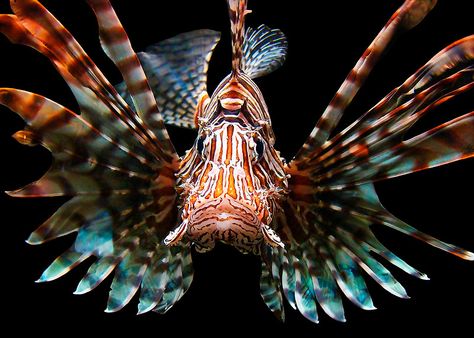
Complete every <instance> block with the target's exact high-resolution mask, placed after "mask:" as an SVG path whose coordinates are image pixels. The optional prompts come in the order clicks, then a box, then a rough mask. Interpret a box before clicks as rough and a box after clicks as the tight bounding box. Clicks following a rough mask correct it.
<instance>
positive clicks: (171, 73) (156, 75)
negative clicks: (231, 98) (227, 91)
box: [116, 29, 220, 128]
mask: <svg viewBox="0 0 474 338" xmlns="http://www.w3.org/2000/svg"><path fill="white" fill-rule="evenodd" d="M219 39H220V33H219V32H216V31H212V30H209V29H200V30H195V31H191V32H187V33H182V34H179V35H177V36H174V37H172V38H169V39H167V40H164V41H161V42H159V43H157V44H154V45H151V46H149V47H148V48H146V50H145V52H141V53H138V57H139V59H140V62H141V64H142V66H143V69H144V70H145V73H146V76H147V78H148V82H149V83H150V86H151V88H152V90H153V93H154V94H155V98H156V101H157V103H158V107H159V108H160V111H161V114H162V115H163V120H164V122H165V123H166V124H171V125H175V126H178V127H183V128H194V127H195V125H194V112H195V111H196V106H197V105H198V101H199V97H200V96H201V95H202V93H204V92H206V90H207V86H206V83H207V69H208V65H209V60H210V58H211V55H212V51H213V50H214V47H215V46H216V44H217V42H218V41H219ZM116 89H117V91H118V92H119V93H120V94H121V95H122V97H124V98H125V100H126V101H127V102H128V101H130V94H129V93H128V91H127V90H126V86H125V83H123V82H122V83H120V84H118V85H117V86H116Z"/></svg>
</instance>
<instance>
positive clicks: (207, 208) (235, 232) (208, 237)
mask: <svg viewBox="0 0 474 338" xmlns="http://www.w3.org/2000/svg"><path fill="white" fill-rule="evenodd" d="M262 225H263V224H262V222H261V221H260V219H259V218H258V216H257V213H256V211H255V210H254V209H252V208H251V207H249V206H247V205H246V204H244V203H241V202H239V201H236V200H234V199H230V198H219V199H215V200H211V201H208V202H205V203H203V204H201V205H200V206H199V207H197V208H196V209H194V210H193V212H192V213H191V214H190V216H189V218H188V226H187V232H186V234H187V236H188V238H189V239H190V240H192V241H193V242H194V243H195V244H196V248H197V250H198V251H201V252H202V251H208V250H211V249H212V248H213V247H214V245H215V242H216V241H222V242H224V243H227V244H231V245H233V246H235V247H236V248H237V249H239V250H241V251H246V252H248V251H255V249H256V247H257V246H258V245H259V244H260V243H261V242H262V239H263V234H262V231H261V229H262Z"/></svg>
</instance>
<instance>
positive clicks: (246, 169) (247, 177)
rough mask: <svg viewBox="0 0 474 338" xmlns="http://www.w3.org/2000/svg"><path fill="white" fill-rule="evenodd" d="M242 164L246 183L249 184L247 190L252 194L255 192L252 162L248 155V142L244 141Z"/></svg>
mask: <svg viewBox="0 0 474 338" xmlns="http://www.w3.org/2000/svg"><path fill="white" fill-rule="evenodd" d="M242 156H243V159H242V162H243V164H244V172H245V181H246V182H247V189H248V190H249V191H250V192H252V191H253V181H252V174H251V172H250V166H249V163H250V160H249V157H248V153H247V141H245V140H242Z"/></svg>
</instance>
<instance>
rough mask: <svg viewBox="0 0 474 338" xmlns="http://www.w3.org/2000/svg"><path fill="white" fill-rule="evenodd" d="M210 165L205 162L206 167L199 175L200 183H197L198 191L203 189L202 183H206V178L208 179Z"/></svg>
mask: <svg viewBox="0 0 474 338" xmlns="http://www.w3.org/2000/svg"><path fill="white" fill-rule="evenodd" d="M211 167H212V166H211V165H210V164H209V163H207V165H206V169H205V170H204V173H203V174H202V177H201V184H200V185H199V191H202V190H203V189H204V184H206V182H207V180H208V179H209V171H211Z"/></svg>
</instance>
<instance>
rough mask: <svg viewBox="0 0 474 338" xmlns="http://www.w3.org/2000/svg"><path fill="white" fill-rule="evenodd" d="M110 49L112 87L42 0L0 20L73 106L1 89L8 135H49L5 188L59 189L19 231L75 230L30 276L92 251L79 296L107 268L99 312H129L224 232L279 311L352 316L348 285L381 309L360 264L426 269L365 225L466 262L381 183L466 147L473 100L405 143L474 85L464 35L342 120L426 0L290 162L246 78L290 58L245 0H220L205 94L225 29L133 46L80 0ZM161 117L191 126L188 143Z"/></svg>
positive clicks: (159, 296)
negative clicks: (35, 173) (381, 192)
mask: <svg viewBox="0 0 474 338" xmlns="http://www.w3.org/2000/svg"><path fill="white" fill-rule="evenodd" d="M87 2H88V4H89V5H90V7H91V8H92V10H93V11H94V13H95V15H96V18H97V21H98V24H99V34H100V41H101V44H102V47H103V49H104V51H105V53H106V55H107V56H108V57H109V58H110V59H111V60H112V62H113V63H114V64H115V65H116V66H117V68H118V69H119V71H120V73H121V75H122V77H123V80H124V81H123V82H122V83H119V84H117V85H115V86H114V85H112V84H111V83H110V82H109V81H108V80H107V78H106V77H105V75H104V74H103V73H102V72H101V71H100V69H99V68H98V67H97V66H96V65H95V64H94V62H93V61H92V60H91V59H90V58H89V56H88V55H87V54H86V53H85V52H84V50H83V49H82V47H81V46H80V45H79V43H78V42H77V41H76V40H75V39H74V37H73V36H72V35H71V34H70V33H69V32H68V31H67V29H66V28H65V27H63V26H62V24H61V23H60V22H59V21H58V20H57V19H56V18H55V17H54V16H53V15H52V14H51V13H49V12H48V11H47V9H46V8H44V7H43V6H42V5H41V4H40V3H39V2H38V1H35V0H15V1H14V0H12V1H11V7H12V9H13V12H14V14H10V15H7V14H1V15H0V31H1V32H2V33H3V34H4V35H5V36H6V37H7V38H8V39H9V40H10V41H12V42H13V43H19V44H24V45H27V46H29V47H32V48H34V49H36V50H38V51H39V52H41V53H42V54H43V55H45V56H46V57H48V58H49V59H50V61H51V62H52V63H53V65H54V66H55V68H56V69H57V71H58V72H59V73H60V75H61V76H62V77H63V78H64V80H65V81H66V83H67V84H68V86H69V87H70V89H71V91H72V93H73V94H74V96H75V98H76V100H77V102H78V105H79V109H80V114H77V113H75V112H73V111H71V110H69V109H68V108H66V107H64V106H62V105H60V104H58V103H56V102H54V101H52V100H50V99H48V98H46V97H43V96H41V95H38V94H34V93H31V92H27V91H22V90H18V89H12V88H0V103H1V104H3V105H5V106H6V107H8V108H10V109H11V110H13V111H15V112H17V113H18V114H19V115H20V116H21V117H22V118H23V119H24V121H25V123H26V127H25V130H22V131H19V132H17V133H16V134H15V135H14V138H15V139H16V140H17V141H19V142H20V143H22V144H25V145H38V144H40V145H42V146H43V147H45V148H47V149H48V150H49V151H51V153H52V155H53V163H52V166H51V168H50V169H49V171H48V172H47V173H46V174H45V175H44V176H43V177H42V178H40V179H39V180H37V181H36V182H33V183H31V184H29V185H27V186H25V187H23V188H21V189H18V190H15V191H10V192H8V194H10V195H11V196H14V197H49V196H68V197H70V200H69V201H68V202H67V203H65V204H64V205H63V206H62V207H60V208H59V209H58V211H57V212H56V213H54V214H53V215H52V216H51V217H50V218H49V219H48V220H47V221H46V222H45V223H44V224H42V225H41V226H40V227H39V228H38V229H37V230H35V231H34V232H33V233H32V234H31V235H30V237H29V238H28V242H29V243H30V244H41V243H44V242H46V241H49V240H52V239H55V238H58V237H62V236H65V235H68V234H71V233H77V235H76V238H75V242H74V244H73V245H72V246H71V248H70V249H68V250H67V251H66V252H65V253H63V254H62V255H60V256H59V257H58V258H56V259H55V260H54V261H53V263H52V264H51V265H50V266H49V267H48V268H47V269H46V270H45V271H44V273H43V274H42V275H41V277H40V279H39V281H50V280H54V279H56V278H59V277H61V276H63V275H64V274H66V273H67V272H69V271H70V270H71V269H73V268H74V267H75V266H77V265H79V264H81V263H82V262H84V261H85V260H86V259H88V258H89V257H96V260H95V261H94V262H93V263H92V264H91V266H90V267H89V270H88V271H87V273H86V275H85V276H84V277H83V278H82V280H81V281H80V282H79V285H78V286H77V289H76V293H77V294H83V293H86V292H89V291H91V290H92V289H94V288H95V287H96V286H97V285H99V284H100V283H101V282H102V281H104V279H105V278H106V277H107V276H108V275H109V274H110V273H111V272H112V271H115V274H114V278H113V281H112V285H111V291H110V294H109V300H108V304H107V309H106V311H107V312H114V311H118V310H120V309H121V308H123V307H124V306H125V305H126V304H127V303H129V301H130V300H131V299H132V298H133V297H134V295H135V294H136V293H138V292H139V299H140V302H139V305H138V313H140V314H143V313H146V312H149V311H154V312H157V313H165V312H166V311H168V310H169V309H170V308H171V307H172V306H173V305H174V304H175V303H176V302H177V301H178V300H179V299H180V298H181V297H182V296H183V295H184V294H185V292H186V291H187V290H188V289H189V287H190V285H191V282H192V278H193V267H192V257H191V251H192V250H196V251H197V252H206V251H209V250H211V249H213V248H214V246H215V244H216V242H219V241H220V242H224V243H226V244H229V245H231V246H233V247H235V248H236V249H238V250H239V251H241V252H243V253H252V254H256V255H259V256H260V257H261V262H262V274H261V279H260V287H261V294H262V298H263V300H264V302H265V303H266V305H267V306H268V307H269V309H270V310H271V311H272V312H273V313H274V314H275V315H276V316H277V317H278V318H280V319H284V306H283V302H284V300H283V299H284V298H286V300H287V301H288V303H289V304H290V306H292V307H293V308H294V309H297V310H298V311H299V312H300V313H301V314H302V315H303V316H305V317H306V318H307V319H309V320H311V321H313V322H318V321H319V313H318V308H321V309H322V310H323V311H324V312H325V313H326V314H327V315H329V316H330V317H331V318H333V319H335V320H338V321H345V315H344V308H343V304H342V295H344V296H345V297H347V298H348V299H349V300H350V301H351V302H353V303H354V304H355V305H357V306H358V307H360V308H362V309H366V310H371V309H374V308H375V307H374V305H373V302H372V299H371V296H370V294H369V292H368V288H367V285H366V283H365V279H364V274H365V275H367V276H369V277H370V278H372V279H374V280H375V281H376V282H377V283H378V284H379V285H380V286H382V287H383V288H384V289H385V290H387V291H388V292H390V293H392V294H394V295H396V296H398V297H401V298H407V297H408V296H407V293H406V291H405V289H404V287H403V286H402V285H401V284H400V283H399V282H398V281H397V280H396V279H395V278H394V276H393V275H392V274H391V273H390V271H389V270H388V269H387V268H386V267H385V266H384V265H383V264H382V263H381V262H380V261H379V259H376V258H374V255H373V254H374V253H376V254H377V256H378V258H381V259H380V260H385V261H386V262H388V263H390V264H392V265H394V266H397V267H398V268H400V269H402V270H403V271H405V272H406V273H408V274H411V275H413V276H416V277H418V278H421V279H427V276H426V275H425V274H424V273H422V272H420V271H418V270H416V269H415V268H413V267H412V266H410V265H409V264H408V263H406V262H405V261H404V260H402V259H401V258H399V257H398V256H397V255H396V254H394V253H393V252H392V251H390V250H389V249H387V248H386V247H385V246H384V245H383V244H382V243H381V242H380V241H379V240H378V239H377V238H376V236H375V234H374V233H373V232H372V228H373V227H375V226H379V227H388V228H391V229H393V230H395V231H398V232H401V233H403V234H405V235H409V236H412V237H414V238H417V239H419V240H422V241H424V242H426V243H428V244H430V245H432V246H434V247H437V248H439V249H441V250H444V251H446V252H449V253H452V254H454V255H456V256H458V257H460V258H463V259H466V260H471V261H472V260H474V254H473V253H472V252H469V251H467V250H464V249H462V248H459V247H457V246H455V245H452V244H449V243H446V242H443V241H440V240H438V239H436V238H434V237H432V236H430V235H428V234H425V233H423V232H421V231H418V230H417V229H415V228H414V227H412V226H410V225H409V224H407V223H405V222H403V221H402V220H400V219H398V218H397V217H395V216H394V215H392V214H391V213H390V212H388V211H387V210H386V209H385V208H384V207H383V206H382V204H381V202H380V201H379V199H378V196H377V194H376V191H375V188H374V182H377V181H380V180H384V179H388V178H392V177H397V176H400V175H405V174H409V173H411V172H415V171H419V170H423V169H428V168H431V167H436V166H440V165H444V164H447V163H450V162H454V161H459V160H462V159H465V158H470V157H473V156H474V115H473V113H472V112H471V113H468V114H465V115H463V116H460V117H458V118H455V119H453V120H451V121H448V122H446V123H444V124H442V125H440V126H438V127H436V128H433V129H431V130H428V131H426V132H424V133H420V134H418V135H416V136H415V137H412V138H409V139H405V134H406V132H407V131H408V130H409V129H410V128H411V127H412V126H413V125H414V124H415V122H416V121H418V120H419V119H420V118H421V117H423V116H424V115H425V114H426V113H428V112H429V111H430V110H431V109H433V108H435V107H437V106H438V105H440V104H441V103H443V102H445V101H448V100H449V99H451V98H452V97H454V96H456V95H458V94H460V93H463V92H466V91H468V90H471V89H472V88H473V87H474V81H473V72H474V36H468V37H465V38H463V39H460V40H458V41H456V42H454V43H452V44H451V45H449V46H447V47H446V48H445V49H443V50H442V51H441V52H439V53H438V54H436V55H435V56H434V57H433V58H432V59H430V60H429V61H428V62H427V63H426V64H425V65H424V66H423V67H422V68H420V70H418V71H417V72H416V73H415V74H414V75H412V76H411V77H409V78H408V79H407V80H406V81H405V82H404V83H403V84H401V85H400V86H399V87H397V88H395V89H394V90H393V91H392V92H390V93H389V94H388V95H387V96H386V97H384V98H383V99H382V100H380V101H379V102H378V103H377V104H376V105H375V106H374V107H373V108H371V109H370V110H369V111H367V112H366V113H365V114H363V115H362V116H361V117H360V118H358V119H357V120H356V121H354V122H353V123H352V124H350V125H349V126H348V127H347V128H345V129H344V130H342V131H341V132H338V133H335V132H334V129H335V128H336V126H337V125H338V123H339V121H340V119H341V117H342V115H343V113H344V111H345V109H346V108H347V107H348V106H349V105H350V103H351V101H352V99H353V98H354V97H355V95H356V94H357V92H358V90H359V88H360V87H361V86H362V84H363V83H364V81H365V80H366V78H367V77H368V76H369V74H370V72H371V70H372V68H373V67H374V65H375V64H376V62H377V61H378V59H379V57H380V56H381V54H382V53H383V52H384V50H385V49H386V48H387V47H388V46H389V45H390V43H391V41H392V40H393V38H394V37H396V36H397V35H399V34H400V33H402V32H403V31H406V30H409V29H411V28H413V27H414V26H416V25H417V24H419V23H420V22H421V21H422V20H423V18H424V17H425V16H426V15H427V14H428V12H429V11H430V10H431V9H432V8H433V7H434V5H435V4H436V1H433V0H406V1H405V2H404V3H403V5H402V6H401V7H400V8H399V9H398V10H397V11H396V12H395V13H394V14H393V16H392V17H391V18H390V19H389V21H388V22H387V24H386V25H385V26H384V27H383V29H382V30H381V31H380V33H379V34H378V35H377V36H376V37H375V39H374V41H373V42H372V43H371V45H370V46H369V47H368V49H367V50H366V52H364V54H363V55H362V57H361V58H360V60H359V61H358V62H357V63H356V65H355V67H354V68H353V69H352V71H351V72H350V74H349V75H348V77H347V78H346V80H345V81H344V82H343V84H342V85H341V87H340V88H339V90H338V91H337V93H336V95H335V96H334V98H333V100H332V101H331V102H330V103H329V105H328V107H327V108H326V110H325V111H324V112H323V114H322V116H321V118H320V119H319V121H318V122H317V123H316V125H315V127H314V128H313V130H312V132H311V134H310V135H309V137H308V138H307V140H306V142H305V143H304V144H303V145H302V147H301V148H300V150H299V151H298V152H297V153H296V155H295V156H294V157H293V158H292V159H291V161H288V162H287V161H285V160H284V159H283V158H281V157H280V154H279V152H278V151H277V150H276V149H275V148H274V145H275V134H274V132H273V130H272V124H271V114H270V112H269V110H268V107H267V105H266V102H265V100H264V97H263V95H262V93H261V91H260V89H259V88H258V86H257V84H256V81H255V79H256V78H258V77H261V76H267V75H269V74H270V73H271V72H273V71H275V70H277V69H278V68H279V67H281V66H282V65H283V63H284V60H285V58H286V53H287V41H286V37H285V36H284V34H283V32H281V31H280V30H278V29H272V28H269V27H267V26H264V25H262V26H259V27H257V28H255V29H254V28H251V27H250V28H246V27H245V17H246V15H248V14H249V13H250V11H249V10H248V9H247V1H246V0H228V9H229V16H230V27H231V29H230V30H231V40H232V59H231V60H229V61H230V62H229V65H230V66H231V67H230V68H231V69H230V74H229V75H228V76H226V77H225V78H224V79H223V80H222V81H221V83H220V84H219V85H218V86H217V88H216V89H215V90H214V92H213V93H212V95H209V94H208V92H207V69H208V65H209V61H210V58H211V55H212V51H213V49H214V48H215V46H216V44H217V43H218V41H219V39H220V34H219V33H218V32H215V31H212V30H196V31H191V32H186V33H182V34H179V35H177V36H175V37H172V38H169V39H167V40H165V41H162V42H160V43H157V44H154V45H152V46H150V47H148V48H147V49H145V51H143V52H139V53H135V51H134V50H133V48H132V46H131V44H130V42H129V40H128V37H127V35H126V33H125V30H124V29H123V27H122V25H121V23H120V20H119V18H118V16H117V15H116V13H115V11H114V10H113V8H112V6H111V4H110V3H109V1H108V0H88V1H87ZM166 124H168V125H175V126H178V127H183V128H188V129H195V130H196V132H197V136H196V140H195V142H194V144H193V146H192V147H191V149H189V150H188V151H187V152H186V154H185V155H184V156H183V157H180V156H179V155H178V154H177V152H176V150H175V148H174V145H173V143H172V142H171V139H170V138H169V136H168V132H167V129H166Z"/></svg>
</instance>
